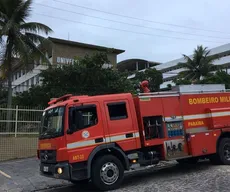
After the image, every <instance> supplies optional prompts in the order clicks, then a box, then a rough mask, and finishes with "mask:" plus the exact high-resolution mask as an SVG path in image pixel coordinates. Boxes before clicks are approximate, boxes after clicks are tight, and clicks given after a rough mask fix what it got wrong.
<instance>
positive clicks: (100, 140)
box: [95, 137, 103, 143]
mask: <svg viewBox="0 0 230 192" xmlns="http://www.w3.org/2000/svg"><path fill="white" fill-rule="evenodd" d="M101 142H103V138H102V137H101V138H97V139H95V143H101Z"/></svg>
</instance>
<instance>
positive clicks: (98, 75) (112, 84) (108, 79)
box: [14, 53, 134, 106]
mask: <svg viewBox="0 0 230 192" xmlns="http://www.w3.org/2000/svg"><path fill="white" fill-rule="evenodd" d="M108 62H109V61H108V59H107V55H106V53H96V54H94V55H92V56H88V55H87V56H85V57H84V58H82V59H80V60H79V61H78V62H77V63H75V64H74V65H66V66H63V67H57V68H53V67H50V68H49V69H47V70H45V71H43V72H42V73H41V77H42V79H43V80H42V85H41V86H36V87H32V88H31V89H30V90H29V91H26V92H23V93H20V94H18V95H17V97H16V98H14V102H15V104H19V103H21V104H22V103H23V104H25V105H31V106H38V105H42V106H47V102H48V101H49V100H50V98H56V97H60V96H62V95H65V94H69V93H71V94H74V95H101V94H113V93H123V92H133V91H134V88H133V85H132V82H131V81H130V80H128V79H127V74H126V73H121V72H119V71H117V70H113V69H108V68H107V69H104V68H102V65H103V64H104V63H108Z"/></svg>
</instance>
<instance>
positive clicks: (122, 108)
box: [108, 102, 128, 120]
mask: <svg viewBox="0 0 230 192" xmlns="http://www.w3.org/2000/svg"><path fill="white" fill-rule="evenodd" d="M108 110H109V116H110V120H119V119H126V118H128V114H127V109H126V103H125V102H119V103H109V104H108Z"/></svg>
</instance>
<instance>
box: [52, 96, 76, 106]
mask: <svg viewBox="0 0 230 192" xmlns="http://www.w3.org/2000/svg"><path fill="white" fill-rule="evenodd" d="M72 96H73V95H72V94H67V95H63V96H62V97H59V98H57V99H53V100H51V101H50V102H49V103H48V105H53V104H56V103H57V102H60V101H65V100H67V99H69V98H70V97H72Z"/></svg>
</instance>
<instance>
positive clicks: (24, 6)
mask: <svg viewBox="0 0 230 192" xmlns="http://www.w3.org/2000/svg"><path fill="white" fill-rule="evenodd" d="M19 1H20V0H19ZM31 5H32V0H26V1H21V2H19V5H18V6H17V10H15V12H14V13H15V14H14V15H15V20H16V22H17V23H24V22H25V20H26V19H27V18H28V17H29V16H30V13H31Z"/></svg>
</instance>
